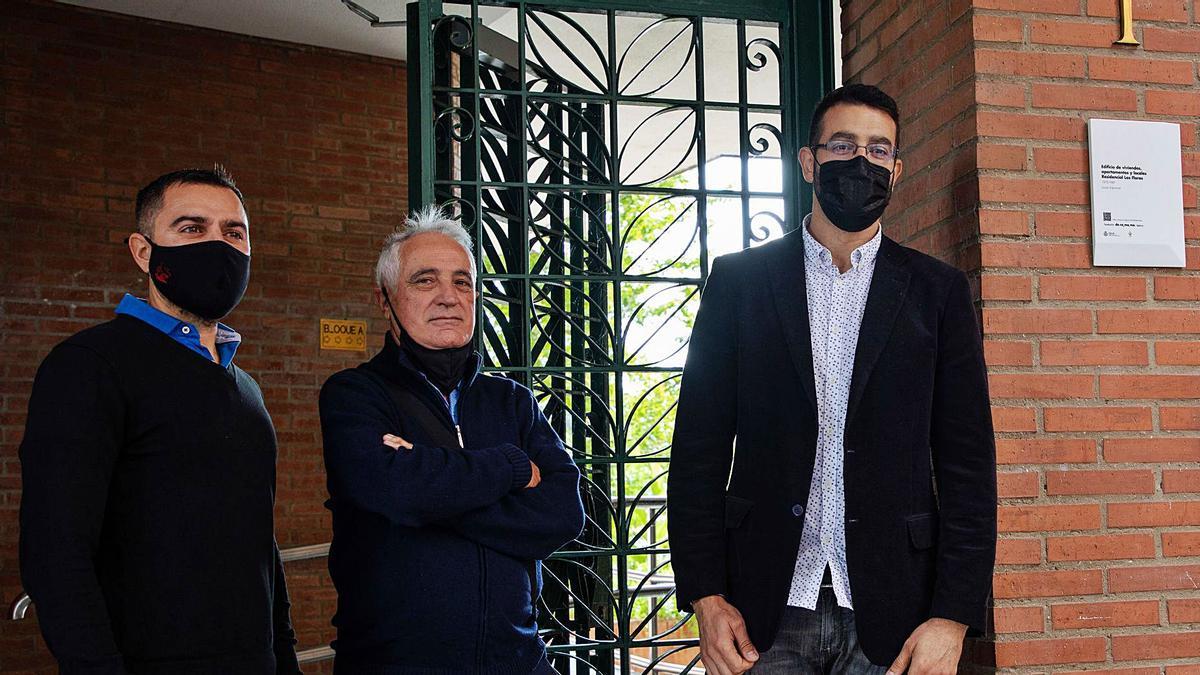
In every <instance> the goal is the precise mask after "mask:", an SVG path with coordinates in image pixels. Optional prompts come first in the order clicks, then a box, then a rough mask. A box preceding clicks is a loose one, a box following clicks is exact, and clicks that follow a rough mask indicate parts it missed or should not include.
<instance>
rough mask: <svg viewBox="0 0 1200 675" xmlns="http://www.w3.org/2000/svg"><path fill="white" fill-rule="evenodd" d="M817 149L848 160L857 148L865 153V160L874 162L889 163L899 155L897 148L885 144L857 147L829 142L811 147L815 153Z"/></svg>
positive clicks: (851, 144) (845, 143) (839, 142)
mask: <svg viewBox="0 0 1200 675" xmlns="http://www.w3.org/2000/svg"><path fill="white" fill-rule="evenodd" d="M817 148H824V149H825V150H827V151H828V152H829V153H830V154H831V155H833V156H834V157H841V158H846V159H849V158H850V157H853V156H854V154H855V153H856V152H858V149H859V148H863V149H864V150H866V151H867V158H868V159H871V160H874V161H876V162H891V161H893V160H895V159H896V157H898V156H899V155H900V149H899V148H893V147H892V146H891V145H889V144H887V143H867V144H866V145H859V144H857V143H852V142H850V141H829V142H827V143H818V144H816V145H814V146H812V149H813V150H814V151H815V150H816V149H817Z"/></svg>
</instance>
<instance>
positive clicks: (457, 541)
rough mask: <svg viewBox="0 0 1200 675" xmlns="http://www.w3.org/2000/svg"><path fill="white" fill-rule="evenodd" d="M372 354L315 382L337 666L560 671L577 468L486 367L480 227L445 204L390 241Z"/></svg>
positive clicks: (532, 405)
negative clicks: (552, 620) (478, 276)
mask: <svg viewBox="0 0 1200 675" xmlns="http://www.w3.org/2000/svg"><path fill="white" fill-rule="evenodd" d="M375 282H376V285H377V288H376V291H375V294H376V302H377V304H378V306H379V310H380V312H381V313H382V314H383V317H384V319H385V320H386V321H387V322H388V325H389V330H388V333H387V335H386V337H385V339H384V346H383V350H382V351H380V352H379V354H377V355H376V356H375V357H374V358H373V359H371V360H370V361H368V362H366V363H364V364H362V365H360V366H358V367H357V368H351V369H348V370H344V371H342V372H340V373H337V374H335V375H334V376H333V377H331V378H329V380H328V381H327V382H326V383H325V386H324V387H323V388H322V390H321V402H320V405H321V430H322V434H323V437H324V444H325V468H326V472H327V474H328V488H329V495H330V499H329V501H328V502H327V503H326V505H327V506H328V507H329V509H330V510H331V511H332V512H333V543H332V547H331V549H330V554H329V571H330V575H331V576H332V578H333V582H334V585H335V586H336V587H337V591H338V608H337V613H336V614H335V616H334V618H333V623H334V626H336V628H337V639H336V640H335V641H334V643H333V647H334V649H335V650H336V652H337V658H336V661H335V664H334V671H335V672H336V673H370V674H372V675H403V674H413V675H416V674H420V675H439V674H442V673H445V674H447V675H448V674H450V673H480V674H484V673H487V674H495V675H502V674H505V675H507V674H509V673H512V674H514V675H515V674H520V675H524V674H526V673H538V674H541V673H553V672H554V670H553V669H552V668H551V667H550V665H549V663H548V662H547V660H546V648H545V645H544V644H543V643H542V641H541V639H540V638H539V637H538V634H537V630H538V627H537V623H536V618H537V610H536V604H537V597H538V594H539V592H540V590H541V564H540V561H541V560H542V559H544V558H546V557H547V556H549V555H550V554H551V553H553V552H554V551H555V550H557V549H558V548H559V547H561V546H562V545H563V544H565V543H567V542H569V541H571V540H572V539H573V538H574V537H575V536H577V535H578V534H579V532H580V530H581V529H582V528H583V505H582V503H581V501H580V498H579V470H578V469H577V468H576V467H575V465H574V463H572V461H571V457H570V455H569V454H568V453H567V452H566V450H565V449H564V448H563V445H562V442H561V441H560V440H559V438H558V436H557V435H556V434H555V432H554V430H553V429H551V428H550V425H549V423H547V421H546V418H545V417H544V416H543V415H542V412H541V410H539V409H538V406H537V402H536V400H535V399H534V397H533V394H532V392H530V391H529V390H528V389H526V388H525V387H522V386H521V385H519V384H517V383H516V382H513V381H512V380H509V379H506V378H502V377H495V376H492V375H484V374H480V372H479V369H480V365H481V361H482V359H481V358H480V356H479V355H478V354H477V353H475V351H474V350H473V349H472V345H471V338H472V336H473V335H474V332H475V300H476V295H477V294H476V291H475V262H474V258H473V256H472V255H471V239H470V237H469V235H468V234H467V232H466V230H464V229H463V227H462V225H461V224H460V223H458V222H457V221H456V220H452V219H450V218H448V217H447V216H445V215H444V214H443V212H442V211H441V210H440V209H438V208H436V207H430V208H426V209H424V210H422V211H420V212H419V213H416V214H414V215H413V216H412V217H411V218H410V219H409V220H408V221H407V223H406V225H405V227H404V228H403V229H401V230H400V231H398V232H396V233H393V234H392V235H391V236H389V237H388V239H387V241H386V242H385V243H384V246H383V250H382V251H381V253H380V255H379V262H378V264H377V266H376V269H375Z"/></svg>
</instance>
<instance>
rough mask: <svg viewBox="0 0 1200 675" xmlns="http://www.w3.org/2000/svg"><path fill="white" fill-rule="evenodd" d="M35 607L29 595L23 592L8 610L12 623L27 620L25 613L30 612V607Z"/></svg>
mask: <svg viewBox="0 0 1200 675" xmlns="http://www.w3.org/2000/svg"><path fill="white" fill-rule="evenodd" d="M32 605H33V600H31V599H30V598H29V594H28V593H25V592H22V593H21V595H19V596H17V599H16V600H13V604H12V607H10V608H9V610H8V618H9V620H11V621H20V620H21V619H24V618H25V613H26V612H28V611H29V607H30V606H32Z"/></svg>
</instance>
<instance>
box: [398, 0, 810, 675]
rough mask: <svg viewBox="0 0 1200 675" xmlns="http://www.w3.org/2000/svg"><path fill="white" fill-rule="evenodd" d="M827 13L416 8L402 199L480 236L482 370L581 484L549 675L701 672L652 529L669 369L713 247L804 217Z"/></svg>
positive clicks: (547, 628) (564, 554) (660, 489)
mask: <svg viewBox="0 0 1200 675" xmlns="http://www.w3.org/2000/svg"><path fill="white" fill-rule="evenodd" d="M650 9H653V12H650V11H648V10H650ZM828 11H829V8H828V5H826V4H825V3H816V2H811V1H809V0H791V1H790V2H789V1H781V0H777V1H768V0H748V1H744V2H742V3H732V2H716V1H714V0H692V1H690V2H681V1H679V0H669V1H666V2H659V3H657V4H655V5H654V6H653V7H652V8H651V7H649V6H647V5H644V4H642V3H637V2H628V1H609V2H593V1H591V0H575V1H574V2H568V1H560V0H541V1H540V2H498V3H483V2H471V3H466V4H450V3H442V2H436V1H433V0H421V1H420V2H414V3H412V4H410V5H409V6H408V40H409V42H408V45H409V46H408V52H409V100H410V103H409V144H410V162H409V165H410V166H409V176H410V195H411V204H412V205H413V206H419V205H423V204H428V203H434V202H437V203H444V204H449V205H451V206H452V208H453V209H454V210H455V211H456V212H457V213H458V214H459V215H460V216H461V218H462V220H463V224H464V225H465V226H466V227H467V228H468V230H469V231H471V232H472V234H473V237H474V240H475V242H476V256H477V259H478V261H479V265H480V268H481V269H480V280H479V284H480V292H481V299H480V302H479V306H478V310H477V311H478V317H477V319H478V321H477V326H478V327H479V331H478V338H479V346H480V348H481V350H482V351H483V353H484V354H485V358H486V364H485V365H486V367H487V368H488V369H489V370H493V371H500V372H504V373H506V374H508V375H510V376H511V377H513V378H515V379H517V380H518V381H520V382H522V383H524V384H526V385H527V386H529V387H531V388H532V389H533V390H534V391H535V392H536V394H537V396H538V399H539V401H540V403H541V404H542V406H543V409H544V410H545V411H546V414H547V416H548V417H549V419H550V421H551V423H552V424H553V426H554V428H555V429H556V430H557V431H558V433H559V435H560V436H561V437H562V438H563V441H564V442H565V443H566V445H567V446H568V448H569V449H570V450H571V451H572V452H573V454H574V457H575V460H576V462H577V463H578V464H579V466H580V468H581V470H582V472H583V475H584V481H583V498H584V505H585V508H586V510H587V515H588V521H587V527H586V529H585V531H584V533H583V535H582V536H581V537H580V538H579V539H578V540H577V541H576V542H574V543H573V544H571V545H569V546H567V547H566V548H565V549H564V550H562V551H560V552H559V553H557V554H556V555H555V556H554V557H553V559H552V560H550V561H548V563H547V565H546V567H545V572H544V577H545V579H544V581H545V590H544V593H543V596H542V600H541V607H540V617H539V624H540V626H541V627H542V629H543V633H544V638H545V639H546V641H547V643H548V644H549V645H550V649H551V653H552V661H553V664H554V666H555V667H556V668H557V669H558V670H559V671H560V672H562V673H591V672H597V673H642V672H645V673H666V672H691V671H692V670H693V669H696V670H698V667H696V664H697V663H698V660H699V652H698V649H697V648H696V647H695V644H696V643H695V635H696V633H695V625H694V621H691V620H690V617H689V616H686V615H681V614H679V613H677V611H676V610H675V602H674V597H673V595H674V583H673V578H672V575H671V566H670V556H669V551H668V542H667V541H666V538H665V537H666V513H665V500H666V471H667V466H668V458H669V452H670V447H669V445H670V435H671V430H672V427H673V422H674V409H675V399H676V395H677V391H678V383H679V373H680V371H681V370H682V366H683V358H684V355H685V353H686V345H687V338H688V335H689V333H690V329H691V322H692V317H693V316H694V314H695V310H696V308H697V307H698V305H699V291H700V288H701V286H702V285H703V283H704V279H705V277H706V275H707V274H708V270H709V267H710V264H711V261H712V259H713V257H715V256H716V255H718V254H720V253H726V252H730V251H733V250H737V249H740V248H743V247H746V246H753V245H755V244H758V243H761V242H763V241H766V240H768V239H771V238H773V237H775V236H778V235H780V234H782V233H783V232H785V231H788V230H791V229H793V228H795V227H797V226H798V223H799V220H800V217H801V216H802V215H803V214H804V213H806V212H807V210H808V203H809V200H810V199H811V197H810V196H809V195H808V193H807V191H805V190H802V189H801V186H802V180H801V177H800V175H799V171H798V170H797V168H798V166H797V163H796V161H795V159H794V158H795V156H796V151H797V149H798V147H799V146H798V139H802V138H804V137H806V135H807V118H808V115H809V112H810V111H811V109H812V107H813V105H814V104H815V103H816V101H817V99H818V98H819V97H820V95H821V94H822V93H823V92H824V91H827V90H828V88H829V86H830V81H831V73H832V69H831V65H830V58H831V55H832V51H831V49H832V48H831V45H832V38H831V21H830V17H829V16H828Z"/></svg>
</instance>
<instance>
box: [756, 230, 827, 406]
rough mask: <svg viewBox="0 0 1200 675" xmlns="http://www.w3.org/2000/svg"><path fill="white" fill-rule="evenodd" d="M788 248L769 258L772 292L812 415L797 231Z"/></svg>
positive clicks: (814, 397) (812, 392) (804, 295)
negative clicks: (780, 253)
mask: <svg viewBox="0 0 1200 675" xmlns="http://www.w3.org/2000/svg"><path fill="white" fill-rule="evenodd" d="M784 241H787V242H788V245H787V246H785V247H783V248H782V249H781V252H782V253H783V255H777V256H772V257H770V258H768V262H767V268H768V271H769V273H770V277H771V291H772V295H773V296H774V299H775V311H776V312H778V313H779V323H780V324H781V325H782V326H783V334H784V338H785V339H786V340H787V346H788V352H789V353H790V354H791V356H792V364H793V365H794V366H795V367H796V372H797V373H798V374H799V375H800V383H801V385H803V387H804V393H805V395H806V397H807V398H808V402H809V404H810V405H811V406H812V409H813V410H814V411H816V410H817V385H816V379H815V377H814V375H813V356H812V336H811V333H810V329H809V323H808V285H807V284H806V283H805V277H804V238H803V233H801V232H800V231H799V230H797V231H795V232H793V233H791V234H789V235H787V236H786V237H784Z"/></svg>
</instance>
